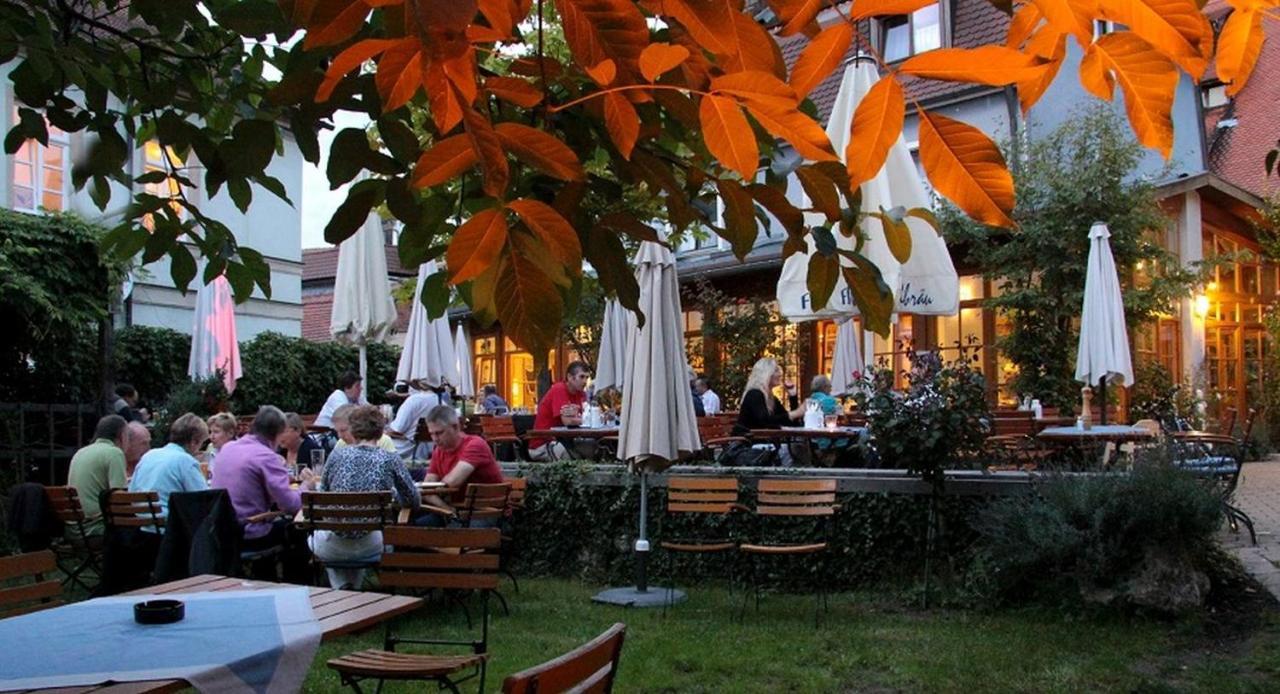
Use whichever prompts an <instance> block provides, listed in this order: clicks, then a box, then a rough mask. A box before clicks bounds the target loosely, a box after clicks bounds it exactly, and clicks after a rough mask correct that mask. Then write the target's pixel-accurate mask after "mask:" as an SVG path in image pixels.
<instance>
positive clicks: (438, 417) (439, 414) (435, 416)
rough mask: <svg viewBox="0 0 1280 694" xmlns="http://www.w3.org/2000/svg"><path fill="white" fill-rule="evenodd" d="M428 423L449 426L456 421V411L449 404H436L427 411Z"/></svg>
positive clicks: (453, 424)
mask: <svg viewBox="0 0 1280 694" xmlns="http://www.w3.org/2000/svg"><path fill="white" fill-rule="evenodd" d="M427 423H428V424H439V425H440V426H446V427H451V426H455V425H456V424H457V423H458V412H457V410H454V409H453V408H452V407H450V406H449V405H436V406H435V407H433V408H431V411H430V412H428V413H427Z"/></svg>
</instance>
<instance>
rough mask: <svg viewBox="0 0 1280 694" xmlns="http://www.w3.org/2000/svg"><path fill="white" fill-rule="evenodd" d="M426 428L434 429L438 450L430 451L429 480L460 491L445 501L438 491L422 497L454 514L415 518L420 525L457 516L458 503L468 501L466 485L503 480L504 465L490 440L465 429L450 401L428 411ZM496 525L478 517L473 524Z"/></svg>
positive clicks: (441, 522) (442, 523) (438, 524)
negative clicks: (500, 463) (496, 457)
mask: <svg viewBox="0 0 1280 694" xmlns="http://www.w3.org/2000/svg"><path fill="white" fill-rule="evenodd" d="M427 430H428V431H430V432H431V440H432V442H434V443H435V450H434V451H432V453H431V467H429V468H427V478H426V481H427V482H444V483H445V486H447V487H450V488H452V489H456V490H457V491H456V492H454V493H453V496H452V497H451V498H450V499H449V501H450V503H445V501H444V500H443V499H441V498H440V497H439V496H438V495H435V494H429V495H427V496H425V497H424V498H423V502H424V503H425V504H429V505H431V506H435V507H437V508H440V509H444V510H447V511H450V512H452V513H453V514H455V515H451V516H449V517H445V516H443V515H441V514H439V513H428V514H426V515H424V516H421V517H419V518H418V520H417V521H416V522H417V524H418V525H427V526H433V527H443V526H445V525H447V524H448V523H449V521H451V520H456V518H457V516H456V511H455V507H456V506H457V505H458V504H462V503H465V502H466V499H467V493H466V486H467V485H468V484H470V483H472V482H475V483H477V484H499V483H501V482H503V481H504V480H503V477H502V468H500V467H498V461H496V460H494V458H493V451H492V450H490V449H489V444H488V443H486V442H485V440H484V439H482V438H480V437H479V436H473V435H471V434H464V433H462V425H461V424H460V423H459V421H458V413H457V412H456V411H455V410H454V409H453V408H452V407H449V406H448V405H438V406H436V407H435V408H433V409H432V410H431V411H430V412H428V413H427ZM492 525H494V522H493V521H489V520H487V519H486V520H481V519H476V520H475V521H473V522H472V523H471V527H473V528H475V527H486V526H492Z"/></svg>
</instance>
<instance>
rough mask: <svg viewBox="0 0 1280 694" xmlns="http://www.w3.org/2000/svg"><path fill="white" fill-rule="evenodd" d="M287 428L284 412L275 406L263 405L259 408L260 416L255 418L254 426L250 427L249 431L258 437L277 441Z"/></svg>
mask: <svg viewBox="0 0 1280 694" xmlns="http://www.w3.org/2000/svg"><path fill="white" fill-rule="evenodd" d="M285 426H286V422H285V418H284V412H282V411H281V410H280V408H279V407H276V406H275V405H263V406H262V407H259V408H258V414H257V415H255V416H254V418H253V424H251V425H249V431H251V432H253V433H254V434H256V435H257V436H261V437H263V438H265V439H269V440H271V441H275V440H276V437H278V436H279V435H280V433H281V432H283V431H284V428H285Z"/></svg>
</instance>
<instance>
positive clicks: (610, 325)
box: [595, 299, 636, 393]
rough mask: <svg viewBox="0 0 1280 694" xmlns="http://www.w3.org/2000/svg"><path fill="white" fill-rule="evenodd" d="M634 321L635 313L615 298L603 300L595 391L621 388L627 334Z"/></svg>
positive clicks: (625, 361)
mask: <svg viewBox="0 0 1280 694" xmlns="http://www.w3.org/2000/svg"><path fill="white" fill-rule="evenodd" d="M635 322H636V317H635V314H633V313H631V312H630V311H628V310H627V309H625V308H623V307H622V304H619V303H618V300H617V299H609V300H608V301H606V302H605V304H604V320H603V322H602V323H601V325H600V354H599V356H597V357H596V377H595V387H596V392H597V393H598V392H600V391H602V390H604V389H605V388H615V389H617V390H619V391H621V390H622V386H623V383H624V376H623V372H624V370H625V369H624V366H625V364H626V363H627V335H628V331H630V330H631V328H632V326H634V325H635Z"/></svg>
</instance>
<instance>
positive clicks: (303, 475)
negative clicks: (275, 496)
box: [298, 467, 320, 489]
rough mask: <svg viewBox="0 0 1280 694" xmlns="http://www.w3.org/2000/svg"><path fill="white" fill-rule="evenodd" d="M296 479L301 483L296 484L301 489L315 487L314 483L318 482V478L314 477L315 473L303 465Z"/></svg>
mask: <svg viewBox="0 0 1280 694" xmlns="http://www.w3.org/2000/svg"><path fill="white" fill-rule="evenodd" d="M298 481H299V482H300V483H301V484H299V485H298V486H300V487H302V488H303V489H315V486H316V484H318V483H319V482H320V480H319V478H317V477H316V473H314V472H312V471H311V468H309V467H304V468H302V469H301V470H300V471H299V472H298Z"/></svg>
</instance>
